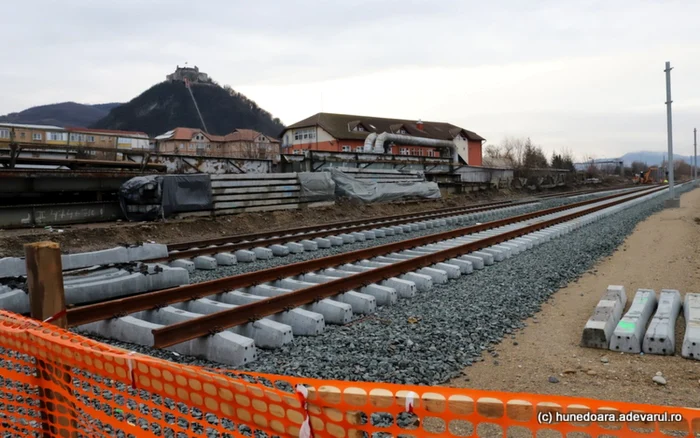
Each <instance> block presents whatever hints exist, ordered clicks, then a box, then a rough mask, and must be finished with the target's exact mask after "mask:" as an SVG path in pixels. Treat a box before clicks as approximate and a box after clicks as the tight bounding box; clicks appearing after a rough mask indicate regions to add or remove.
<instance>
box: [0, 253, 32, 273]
mask: <svg viewBox="0 0 700 438" xmlns="http://www.w3.org/2000/svg"><path fill="white" fill-rule="evenodd" d="M21 275H27V266H26V265H25V261H24V259H21V258H19V257H3V258H0V278H5V277H19V276H21Z"/></svg>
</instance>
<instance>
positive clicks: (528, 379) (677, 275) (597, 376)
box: [448, 189, 700, 407]
mask: <svg viewBox="0 0 700 438" xmlns="http://www.w3.org/2000/svg"><path fill="white" fill-rule="evenodd" d="M610 284H621V285H623V286H624V287H625V290H626V291H627V297H628V307H629V303H631V301H632V297H633V296H634V293H635V292H636V290H637V289H638V288H651V289H654V290H655V291H656V292H657V294H658V293H659V291H660V290H661V289H664V288H667V289H678V290H680V291H681V294H683V295H685V293H686V292H700V189H699V190H693V191H692V192H689V193H686V194H684V195H683V197H682V198H681V208H680V209H674V210H664V211H662V212H659V213H657V214H655V215H653V216H651V217H649V218H648V219H647V220H645V221H644V222H642V223H640V224H638V225H637V227H636V229H635V231H634V233H633V234H631V235H630V236H628V238H627V240H625V242H624V244H623V245H622V246H621V247H620V248H618V250H617V251H616V252H615V253H614V254H613V255H612V256H610V257H608V258H606V259H604V260H602V261H601V262H599V263H598V265H597V266H596V267H595V268H593V269H592V270H591V271H589V272H587V273H586V274H584V275H583V276H582V277H581V278H580V279H579V280H578V281H576V282H574V283H572V284H570V285H569V286H567V287H566V288H564V289H561V290H559V291H558V292H557V293H556V294H554V295H553V296H552V298H551V299H550V300H549V302H548V303H546V304H543V306H542V311H541V312H539V313H538V314H537V315H536V316H535V318H533V319H530V320H528V321H527V327H526V328H525V329H523V330H521V331H520V332H518V333H516V334H515V335H514V339H511V338H507V339H506V340H504V341H503V342H502V343H501V344H500V345H498V346H496V348H495V352H496V353H497V354H498V356H497V357H493V356H492V355H491V354H489V353H486V352H485V353H484V355H483V356H482V357H483V359H484V361H483V362H477V363H476V364H475V365H474V366H471V367H467V368H466V369H465V370H464V372H463V374H464V375H465V376H464V377H459V378H457V379H454V380H453V381H451V382H450V384H449V385H448V386H456V387H473V388H479V389H487V390H500V391H513V392H531V393H542V394H559V395H572V396H579V397H590V398H596V399H615V400H621V401H630V402H637V403H653V404H663V405H676V406H686V407H698V406H700V362H698V361H691V360H687V359H683V358H681V357H680V345H681V343H682V340H683V337H682V334H683V330H682V327H685V320H684V319H683V318H682V316H681V317H680V318H679V319H678V322H677V326H676V340H677V342H676V343H677V351H676V356H666V357H661V356H653V355H630V354H623V353H614V352H612V351H609V352H606V351H604V350H595V349H586V348H582V347H579V341H580V339H581V333H582V331H583V327H584V325H585V324H586V321H587V320H588V318H589V317H590V316H591V314H592V311H593V309H594V308H595V306H596V304H597V302H598V300H599V299H600V297H601V296H602V294H603V292H604V291H605V289H606V288H607V286H608V285H610ZM625 310H627V309H625ZM603 356H606V357H607V360H608V362H607V363H603V361H601V358H602V357H603ZM604 360H605V359H604ZM496 363H497V364H496ZM657 371H661V372H662V373H663V376H664V377H665V378H666V380H667V382H668V383H667V385H666V386H659V385H657V384H656V383H654V382H652V377H653V376H654V375H655V374H656V372H657ZM550 376H554V377H556V378H557V379H559V383H549V380H548V379H549V377H550Z"/></svg>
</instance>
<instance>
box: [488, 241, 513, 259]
mask: <svg viewBox="0 0 700 438" xmlns="http://www.w3.org/2000/svg"><path fill="white" fill-rule="evenodd" d="M489 249H495V250H497V251H501V252H503V255H504V256H505V258H507V259H509V258H511V256H512V255H513V250H512V249H511V248H510V247H508V246H505V245H503V244H502V243H499V244H498V245H494V246H492V247H490V248H489Z"/></svg>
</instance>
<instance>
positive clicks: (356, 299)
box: [299, 273, 377, 315]
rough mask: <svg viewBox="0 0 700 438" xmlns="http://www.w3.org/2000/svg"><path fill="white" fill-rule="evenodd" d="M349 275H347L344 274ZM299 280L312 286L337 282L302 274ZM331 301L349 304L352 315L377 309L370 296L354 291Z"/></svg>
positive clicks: (339, 295)
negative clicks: (312, 284)
mask: <svg viewBox="0 0 700 438" xmlns="http://www.w3.org/2000/svg"><path fill="white" fill-rule="evenodd" d="M344 274H348V275H351V274H349V273H344ZM300 277H301V278H299V279H300V280H301V281H305V282H307V283H314V284H322V283H328V282H329V281H334V280H337V279H338V278H342V277H336V276H327V275H319V274H304V275H301V276H300ZM331 299H332V300H335V301H339V302H341V303H345V304H350V306H352V311H353V313H360V314H364V315H366V314H369V313H372V312H374V311H375V310H376V309H377V300H376V298H374V297H373V296H371V295H367V294H362V293H359V292H355V291H349V292H345V293H342V294H338V295H335V296H333V297H331Z"/></svg>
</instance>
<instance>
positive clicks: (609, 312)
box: [581, 286, 627, 350]
mask: <svg viewBox="0 0 700 438" xmlns="http://www.w3.org/2000/svg"><path fill="white" fill-rule="evenodd" d="M626 303H627V294H626V293H625V288H624V287H623V286H608V289H607V290H606V291H605V294H603V298H601V299H600V301H598V305H597V306H596V308H595V310H594V311H593V316H591V317H590V319H589V320H588V322H586V326H585V327H584V329H583V335H582V337H581V346H582V347H589V348H602V349H606V350H607V349H608V347H609V346H610V338H611V337H612V335H613V331H614V330H615V327H616V326H617V323H618V321H620V317H621V316H622V310H623V309H624V308H625V304H626Z"/></svg>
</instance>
